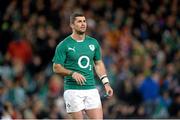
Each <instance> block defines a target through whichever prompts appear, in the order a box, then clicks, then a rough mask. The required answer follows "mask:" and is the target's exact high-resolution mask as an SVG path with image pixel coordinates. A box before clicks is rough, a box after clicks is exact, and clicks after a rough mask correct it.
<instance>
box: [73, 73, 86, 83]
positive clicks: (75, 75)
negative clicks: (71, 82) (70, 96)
mask: <svg viewBox="0 0 180 120" xmlns="http://www.w3.org/2000/svg"><path fill="white" fill-rule="evenodd" d="M72 77H73V78H74V79H75V80H76V82H77V84H79V85H84V84H85V82H86V78H85V77H84V76H83V75H81V74H80V73H77V72H74V73H73V75H72Z"/></svg>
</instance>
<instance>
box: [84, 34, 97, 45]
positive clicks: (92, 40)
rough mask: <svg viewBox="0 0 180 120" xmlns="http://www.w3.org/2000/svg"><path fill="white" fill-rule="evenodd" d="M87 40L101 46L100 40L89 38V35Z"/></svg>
mask: <svg viewBox="0 0 180 120" xmlns="http://www.w3.org/2000/svg"><path fill="white" fill-rule="evenodd" d="M86 38H87V40H89V41H91V42H93V43H95V44H99V43H98V40H97V39H96V38H93V37H91V36H88V35H86Z"/></svg>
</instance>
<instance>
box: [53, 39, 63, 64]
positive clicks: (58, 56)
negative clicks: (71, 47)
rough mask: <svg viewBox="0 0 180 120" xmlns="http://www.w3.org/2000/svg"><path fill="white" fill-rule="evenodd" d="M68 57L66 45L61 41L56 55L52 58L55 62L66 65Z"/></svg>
mask: <svg viewBox="0 0 180 120" xmlns="http://www.w3.org/2000/svg"><path fill="white" fill-rule="evenodd" d="M65 59H66V46H65V45H64V44H63V42H61V43H60V44H58V45H57V47H56V50H55V54H54V57H53V59H52V62H53V63H56V64H61V65H64V61H65Z"/></svg>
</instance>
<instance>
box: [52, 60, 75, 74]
mask: <svg viewBox="0 0 180 120" xmlns="http://www.w3.org/2000/svg"><path fill="white" fill-rule="evenodd" d="M53 72H55V73H57V74H60V75H62V76H68V75H72V73H73V71H71V70H68V69H66V68H64V67H63V66H62V65H60V64H55V63H54V64H53Z"/></svg>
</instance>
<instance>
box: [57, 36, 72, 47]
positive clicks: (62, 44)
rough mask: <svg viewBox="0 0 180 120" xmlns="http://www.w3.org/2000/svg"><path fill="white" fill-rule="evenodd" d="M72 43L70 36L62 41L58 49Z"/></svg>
mask: <svg viewBox="0 0 180 120" xmlns="http://www.w3.org/2000/svg"><path fill="white" fill-rule="evenodd" d="M69 41H70V36H67V37H66V38H65V39H63V40H62V41H60V42H59V43H58V45H57V47H61V46H67V44H68V43H69Z"/></svg>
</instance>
